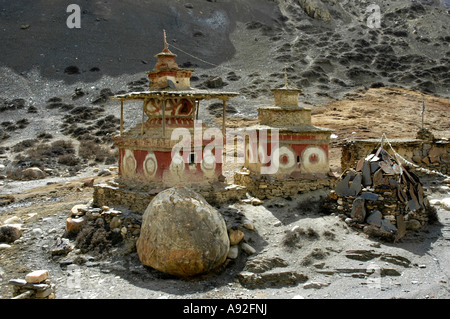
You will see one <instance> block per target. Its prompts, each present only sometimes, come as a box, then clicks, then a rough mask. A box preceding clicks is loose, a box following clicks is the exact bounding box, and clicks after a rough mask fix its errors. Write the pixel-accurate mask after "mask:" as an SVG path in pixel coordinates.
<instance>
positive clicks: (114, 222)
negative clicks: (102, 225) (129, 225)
mask: <svg viewBox="0 0 450 319" xmlns="http://www.w3.org/2000/svg"><path fill="white" fill-rule="evenodd" d="M121 224H122V223H121V221H120V218H119V217H117V216H114V217H113V218H112V219H111V222H110V223H109V227H110V228H111V229H114V228H118V227H120V225H121Z"/></svg>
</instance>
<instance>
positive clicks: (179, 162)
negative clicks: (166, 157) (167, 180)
mask: <svg viewBox="0 0 450 319" xmlns="http://www.w3.org/2000/svg"><path fill="white" fill-rule="evenodd" d="M184 166H185V165H184V160H183V157H182V156H181V155H180V154H179V153H178V154H175V155H173V157H172V162H171V163H170V171H171V172H172V174H177V175H178V174H180V173H182V172H183V171H184Z"/></svg>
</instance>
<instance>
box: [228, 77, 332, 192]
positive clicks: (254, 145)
mask: <svg viewBox="0 0 450 319" xmlns="http://www.w3.org/2000/svg"><path fill="white" fill-rule="evenodd" d="M272 93H273V94H274V98H275V103H274V105H271V106H262V107H260V108H259V109H258V119H259V124H258V125H256V126H253V127H250V128H249V131H252V130H254V131H256V138H254V137H253V138H252V136H251V135H250V134H249V135H246V143H245V169H243V170H241V171H240V172H238V173H236V174H235V176H234V178H235V182H236V183H237V184H240V185H244V186H246V187H247V188H248V189H249V191H250V192H251V193H252V194H253V195H254V196H257V197H260V198H265V197H272V196H293V195H295V194H298V193H302V192H305V191H310V190H315V189H317V188H320V187H326V186H330V185H332V182H333V180H334V179H333V178H331V177H330V176H329V175H328V173H329V171H330V169H329V144H330V135H331V133H332V130H330V129H326V128H320V127H316V126H314V125H312V124H311V109H309V108H305V107H303V106H300V105H299V94H300V93H301V90H300V89H296V88H290V87H289V86H288V84H287V79H286V84H285V86H284V87H282V88H279V89H273V90H272ZM277 147H278V148H277ZM275 149H278V153H276V152H273V150H275ZM270 166H272V168H275V169H274V170H272V169H268V167H270ZM264 171H266V172H267V173H264Z"/></svg>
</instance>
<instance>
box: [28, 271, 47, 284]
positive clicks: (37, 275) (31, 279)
mask: <svg viewBox="0 0 450 319" xmlns="http://www.w3.org/2000/svg"><path fill="white" fill-rule="evenodd" d="M48 277H49V274H48V270H35V271H33V272H30V273H28V274H27V275H26V276H25V280H26V282H27V283H29V284H39V283H41V282H43V281H44V280H46V279H48Z"/></svg>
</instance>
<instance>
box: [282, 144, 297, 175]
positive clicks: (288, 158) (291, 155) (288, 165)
mask: <svg viewBox="0 0 450 319" xmlns="http://www.w3.org/2000/svg"><path fill="white" fill-rule="evenodd" d="M279 165H280V169H284V170H286V169H292V168H293V167H294V166H295V152H294V150H293V149H292V148H290V147H289V146H281V147H280V148H279Z"/></svg>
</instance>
